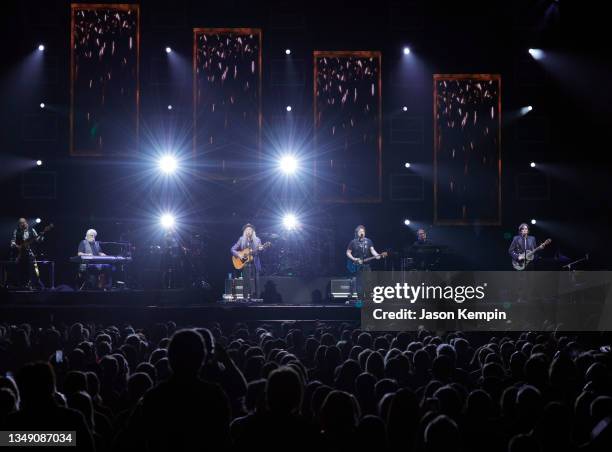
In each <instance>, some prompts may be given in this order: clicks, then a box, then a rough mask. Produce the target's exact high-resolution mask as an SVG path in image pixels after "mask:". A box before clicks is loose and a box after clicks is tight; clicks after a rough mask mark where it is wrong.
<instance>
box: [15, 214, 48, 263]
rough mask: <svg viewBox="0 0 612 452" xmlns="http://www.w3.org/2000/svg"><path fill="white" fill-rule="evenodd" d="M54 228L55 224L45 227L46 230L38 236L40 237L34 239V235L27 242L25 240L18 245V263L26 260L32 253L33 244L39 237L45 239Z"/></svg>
mask: <svg viewBox="0 0 612 452" xmlns="http://www.w3.org/2000/svg"><path fill="white" fill-rule="evenodd" d="M53 228H54V224H53V223H51V224H49V225H47V226H45V229H43V230H42V232H40V233H39V234H38V236H36V237H34V236H33V235H32V236H30V237H28V238H27V239H26V240H24V241H23V242H21V243H20V244H19V245H17V258H16V260H17V261H20V260H22V259H23V258H25V257H26V256H27V255H28V253H29V252H30V249H31V246H32V243H34V242H35V241H36V240H37V239H38V238H39V237H43V236H44V235H45V234H46V233H47V232H49V231H50V230H51V229H53Z"/></svg>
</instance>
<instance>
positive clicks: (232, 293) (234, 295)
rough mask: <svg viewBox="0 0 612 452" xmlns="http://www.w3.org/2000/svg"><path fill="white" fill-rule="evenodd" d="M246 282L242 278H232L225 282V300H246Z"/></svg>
mask: <svg viewBox="0 0 612 452" xmlns="http://www.w3.org/2000/svg"><path fill="white" fill-rule="evenodd" d="M245 282H246V281H245V280H244V279H242V278H232V279H226V280H225V293H224V294H223V299H224V300H244V299H245V298H246V297H245V295H246V290H245Z"/></svg>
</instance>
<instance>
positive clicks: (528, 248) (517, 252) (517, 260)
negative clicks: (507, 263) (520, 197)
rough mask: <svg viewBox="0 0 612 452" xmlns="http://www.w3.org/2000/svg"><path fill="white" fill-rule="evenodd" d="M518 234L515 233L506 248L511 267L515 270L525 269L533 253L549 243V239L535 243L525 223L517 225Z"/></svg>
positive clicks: (532, 257) (533, 255)
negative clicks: (538, 244)
mask: <svg viewBox="0 0 612 452" xmlns="http://www.w3.org/2000/svg"><path fill="white" fill-rule="evenodd" d="M518 230H519V235H515V236H514V238H513V239H512V243H510V248H508V253H509V254H510V257H511V258H512V267H514V269H515V270H525V269H526V268H527V266H528V264H529V263H530V262H531V261H532V260H533V259H534V257H535V253H536V252H537V251H539V250H541V249H542V248H544V247H545V246H546V245H548V244H549V243H550V239H546V241H544V242H542V244H540V246H537V245H536V239H535V237H534V236H531V235H529V226H527V223H521V225H520V226H519V227H518Z"/></svg>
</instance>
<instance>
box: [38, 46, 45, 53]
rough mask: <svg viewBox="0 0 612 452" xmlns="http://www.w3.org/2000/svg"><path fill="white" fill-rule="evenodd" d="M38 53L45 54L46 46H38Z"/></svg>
mask: <svg viewBox="0 0 612 452" xmlns="http://www.w3.org/2000/svg"><path fill="white" fill-rule="evenodd" d="M38 51H39V52H44V51H45V45H44V44H38Z"/></svg>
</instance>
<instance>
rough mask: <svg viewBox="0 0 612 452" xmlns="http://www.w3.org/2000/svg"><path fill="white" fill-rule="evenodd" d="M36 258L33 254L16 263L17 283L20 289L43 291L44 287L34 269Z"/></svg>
mask: <svg viewBox="0 0 612 452" xmlns="http://www.w3.org/2000/svg"><path fill="white" fill-rule="evenodd" d="M34 260H35V257H34V256H32V255H31V254H30V255H28V256H25V257H23V258H21V259H19V260H17V261H16V264H17V266H16V275H15V277H16V278H15V283H16V285H17V286H18V287H31V288H32V289H42V288H43V285H42V282H41V281H40V278H39V277H38V275H36V270H35V268H34Z"/></svg>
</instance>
